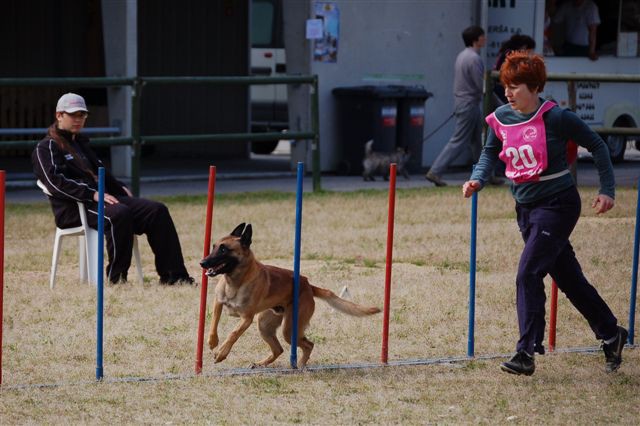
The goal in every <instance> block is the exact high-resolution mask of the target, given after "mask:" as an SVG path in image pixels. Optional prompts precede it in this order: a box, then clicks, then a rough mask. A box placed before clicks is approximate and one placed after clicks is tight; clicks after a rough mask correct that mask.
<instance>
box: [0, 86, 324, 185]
mask: <svg viewBox="0 0 640 426" xmlns="http://www.w3.org/2000/svg"><path fill="white" fill-rule="evenodd" d="M168 84H179V85H189V84H210V85H218V86H230V85H243V86H249V85H271V84H308V85H310V86H311V130H309V131H305V132H287V133H286V138H287V139H292V140H311V141H312V143H311V161H312V176H313V190H314V191H320V190H321V183H320V146H319V142H320V135H319V120H318V111H319V108H318V77H317V76H316V75H299V76H297V75H296V76H278V77H225V76H221V77H132V78H120V77H77V78H0V87H37V86H39V87H43V86H45V87H46V86H49V87H51V86H64V87H84V88H86V87H124V86H131V87H132V89H133V90H132V96H131V99H130V102H131V136H128V137H125V136H114V137H97V138H92V140H91V143H92V145H96V146H121V145H130V146H131V147H132V151H133V153H132V159H131V190H132V192H133V193H134V194H135V195H139V194H140V161H141V148H142V145H144V144H163V143H175V142H202V143H210V142H219V141H238V142H245V141H257V142H260V141H275V140H280V139H282V138H283V134H282V133H280V132H270V133H213V134H192V135H157V136H145V135H141V134H140V105H141V100H142V94H143V88H144V87H145V86H148V85H168ZM18 133H19V132H18ZM37 143H38V142H37V141H24V140H20V141H0V148H5V149H24V148H28V149H32V148H33V147H35V145H36V144H37Z"/></svg>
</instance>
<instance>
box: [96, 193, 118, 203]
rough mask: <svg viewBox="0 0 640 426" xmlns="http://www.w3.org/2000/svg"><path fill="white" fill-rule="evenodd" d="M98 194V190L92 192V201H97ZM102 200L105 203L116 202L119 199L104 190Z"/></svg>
mask: <svg viewBox="0 0 640 426" xmlns="http://www.w3.org/2000/svg"><path fill="white" fill-rule="evenodd" d="M99 197H100V196H99V195H98V192H94V193H93V201H95V202H96V203H97V202H98V201H99V200H98V198H99ZM104 202H105V203H107V204H118V203H119V202H120V201H118V199H117V198H116V197H114V196H113V195H111V194H107V193H106V192H105V193H104Z"/></svg>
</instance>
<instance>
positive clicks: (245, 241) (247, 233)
mask: <svg viewBox="0 0 640 426" xmlns="http://www.w3.org/2000/svg"><path fill="white" fill-rule="evenodd" d="M252 235H253V229H252V228H251V224H248V225H247V227H246V228H245V230H244V232H243V233H242V237H240V244H241V245H242V247H244V248H249V247H250V246H251V236H252Z"/></svg>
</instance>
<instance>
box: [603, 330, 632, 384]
mask: <svg viewBox="0 0 640 426" xmlns="http://www.w3.org/2000/svg"><path fill="white" fill-rule="evenodd" d="M628 335H629V332H628V331H627V330H625V329H624V328H622V327H620V326H618V336H617V337H616V340H614V341H613V342H611V343H603V344H602V350H603V351H604V357H605V359H606V364H605V371H606V372H607V373H612V372H614V371H616V370H617V369H618V368H620V364H622V349H623V348H624V344H625V343H626V342H627V336H628Z"/></svg>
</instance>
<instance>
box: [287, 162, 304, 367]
mask: <svg viewBox="0 0 640 426" xmlns="http://www.w3.org/2000/svg"><path fill="white" fill-rule="evenodd" d="M303 176H304V163H303V162H298V186H297V189H296V236H295V243H294V246H293V314H292V315H293V318H292V321H291V323H292V329H291V360H290V364H291V368H298V306H299V299H300V233H301V231H302V178H303Z"/></svg>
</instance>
